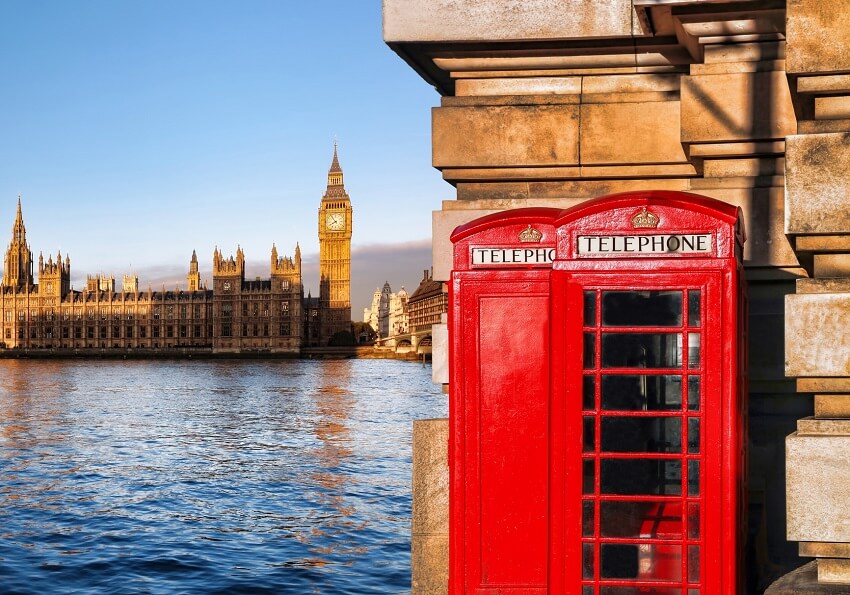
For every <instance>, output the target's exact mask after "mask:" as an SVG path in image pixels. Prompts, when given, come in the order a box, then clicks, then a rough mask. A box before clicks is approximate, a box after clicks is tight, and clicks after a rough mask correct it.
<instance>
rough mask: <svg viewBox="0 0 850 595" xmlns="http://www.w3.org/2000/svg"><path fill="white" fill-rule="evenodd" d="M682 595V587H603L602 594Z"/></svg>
mask: <svg viewBox="0 0 850 595" xmlns="http://www.w3.org/2000/svg"><path fill="white" fill-rule="evenodd" d="M636 593H637V594H638V595H682V591H681V590H680V589H673V588H667V587H602V591H600V595H635V594H636Z"/></svg>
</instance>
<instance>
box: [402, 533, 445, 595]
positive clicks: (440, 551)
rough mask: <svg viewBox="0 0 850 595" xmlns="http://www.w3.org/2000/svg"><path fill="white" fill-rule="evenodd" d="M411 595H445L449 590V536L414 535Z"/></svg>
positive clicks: (412, 542) (411, 545) (411, 552)
mask: <svg viewBox="0 0 850 595" xmlns="http://www.w3.org/2000/svg"><path fill="white" fill-rule="evenodd" d="M410 567H411V573H410V574H411V576H410V579H411V583H410V592H411V595H443V594H445V593H448V590H449V536H448V535H414V536H413V538H412V539H411V543H410Z"/></svg>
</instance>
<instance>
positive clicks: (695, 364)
mask: <svg viewBox="0 0 850 595" xmlns="http://www.w3.org/2000/svg"><path fill="white" fill-rule="evenodd" d="M699 359H700V334H699V333H689V334H688V367H689V368H691V369H693V368H699Z"/></svg>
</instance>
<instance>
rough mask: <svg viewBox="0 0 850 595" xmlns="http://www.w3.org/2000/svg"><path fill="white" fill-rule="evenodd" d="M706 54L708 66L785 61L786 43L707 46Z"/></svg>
mask: <svg viewBox="0 0 850 595" xmlns="http://www.w3.org/2000/svg"><path fill="white" fill-rule="evenodd" d="M704 52H705V63H706V64H722V63H727V62H762V61H764V60H784V59H785V42H784V41H766V42H761V43H720V44H707V45H706V46H705V49H704Z"/></svg>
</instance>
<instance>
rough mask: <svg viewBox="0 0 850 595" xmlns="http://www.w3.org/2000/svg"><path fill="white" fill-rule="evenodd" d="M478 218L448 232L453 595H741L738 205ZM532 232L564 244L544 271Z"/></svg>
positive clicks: (675, 204)
mask: <svg viewBox="0 0 850 595" xmlns="http://www.w3.org/2000/svg"><path fill="white" fill-rule="evenodd" d="M530 211H534V213H533V215H532V213H531V212H530ZM531 218H534V219H535V220H534V221H533V222H532V221H530V220H529V219H531ZM485 219H486V220H485ZM485 219H482V220H479V221H478V222H473V223H471V224H468V225H467V226H464V227H462V228H459V229H458V230H456V232H455V234H454V235H453V237H452V239H453V241H454V242H455V270H454V271H453V274H452V275H453V277H452V295H451V296H450V300H451V304H452V316H451V318H450V331H451V333H452V337H451V345H452V353H451V358H452V384H451V387H450V391H451V394H450V425H451V428H452V433H451V441H452V443H451V451H450V452H451V455H450V458H451V460H450V466H451V515H450V533H451V546H450V554H451V564H450V566H451V572H450V590H451V592H452V593H475V592H477V593H495V592H498V593H523V594H529V593H565V594H573V593H575V594H577V595H625V594H629V595H632V594H635V595H637V594H639V593H656V594H663V595H673V594H675V595H717V594H720V595H723V594H726V595H737V593H739V592H742V591H741V590H740V589H741V585H742V575H741V565H740V554H741V549H742V544H743V535H744V530H745V527H744V525H745V523H744V512H743V511H744V506H745V499H744V494H745V486H744V481H743V477H744V476H745V473H744V471H745V451H744V448H745V444H746V435H745V431H746V428H745V394H746V393H745V381H746V358H745V349H744V342H745V339H746V337H745V332H746V297H745V292H744V282H743V279H742V275H741V271H742V267H741V262H740V255H741V248H742V245H743V242H744V232H743V225H742V223H741V218H740V211H739V209H737V208H736V207H733V206H731V205H728V204H726V203H722V202H719V201H716V200H713V199H709V198H706V197H702V196H697V195H693V194H685V193H681V192H662V191H653V192H633V193H625V194H620V195H612V196H608V197H603V198H600V199H596V200H592V201H588V202H586V203H583V204H581V205H579V206H577V207H575V208H572V209H568V210H564V211H560V212H557V213H556V214H553V213H552V212H543V211H542V210H529V209H522V210H517V211H508V212H505V213H501V214H499V215H498V216H491V218H489V219H487V218H485ZM528 227H530V228H531V229H535V230H540V231H541V232H542V235H543V237H542V238H541V240H540V241H541V242H543V241H544V238H545V241H551V234H552V233H554V234H555V236H556V240H555V245H554V254H555V257H554V262H552V263H551V264H550V265H549V266H548V267H547V268H537V267H538V266H539V263H532V262H526V263H521V264H520V263H517V262H516V260H517V259H516V258H513V252H512V251H513V250H520V249H521V248H520V247H516V248H514V247H511V246H508V245H507V244H509V243H510V242H511V241H516V242H518V239H516V240H511V237H510V236H511V234H514V233H515V232H516V231H517V230H521V229H524V228H528ZM499 237H500V238H501V240H499V239H498V238H499ZM476 248H487V249H499V250H506V251H508V252H510V258H498V260H501V261H502V262H501V263H498V264H497V263H493V262H490V261H488V262H487V263H486V264H483V263H482V264H481V265H479V264H477V260H476V257H475V252H474V250H475V249H476ZM516 267H521V268H520V269H517V268H516Z"/></svg>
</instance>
